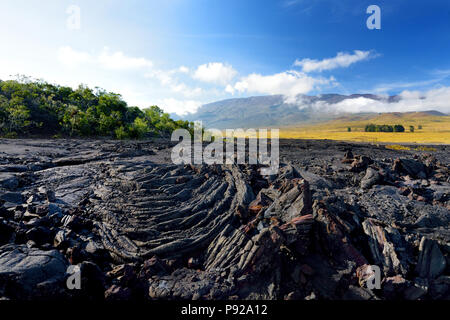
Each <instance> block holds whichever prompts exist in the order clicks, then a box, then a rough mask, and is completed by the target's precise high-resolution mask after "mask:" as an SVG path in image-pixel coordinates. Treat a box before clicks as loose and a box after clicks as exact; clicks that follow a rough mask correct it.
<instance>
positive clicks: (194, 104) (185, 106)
mask: <svg viewBox="0 0 450 320" xmlns="http://www.w3.org/2000/svg"><path fill="white" fill-rule="evenodd" d="M202 104H203V103H202V102H199V101H195V100H177V99H174V98H168V99H163V100H161V101H160V103H159V104H158V105H159V106H160V107H161V108H162V109H163V110H164V111H165V112H168V113H176V114H178V115H180V116H184V115H187V114H188V113H195V112H196V111H197V109H198V108H199V107H200V106H201V105H202Z"/></svg>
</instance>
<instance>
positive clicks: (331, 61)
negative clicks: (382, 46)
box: [294, 50, 371, 72]
mask: <svg viewBox="0 0 450 320" xmlns="http://www.w3.org/2000/svg"><path fill="white" fill-rule="evenodd" d="M370 57H371V52H370V51H361V50H355V51H353V54H350V53H344V52H339V53H338V54H337V55H336V57H334V58H328V59H323V60H315V59H308V58H307V59H303V60H295V62H294V65H295V66H298V67H302V71H303V72H312V71H319V72H320V71H324V70H332V69H336V68H345V67H348V66H350V65H351V64H353V63H356V62H358V61H363V60H367V59H369V58H370Z"/></svg>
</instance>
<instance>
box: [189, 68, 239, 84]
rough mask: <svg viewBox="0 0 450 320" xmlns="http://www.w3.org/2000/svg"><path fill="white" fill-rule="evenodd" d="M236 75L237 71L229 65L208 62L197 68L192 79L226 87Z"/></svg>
mask: <svg viewBox="0 0 450 320" xmlns="http://www.w3.org/2000/svg"><path fill="white" fill-rule="evenodd" d="M236 75H237V71H236V70H234V69H233V67H232V66H231V65H229V64H224V63H222V62H210V63H207V64H202V65H200V66H198V68H197V69H196V70H195V72H194V74H193V75H192V77H193V78H194V79H196V80H199V81H203V82H208V83H213V84H220V85H224V86H225V85H227V84H228V83H230V82H231V81H232V80H233V78H234V77H235V76H236Z"/></svg>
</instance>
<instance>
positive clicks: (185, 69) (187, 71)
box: [178, 66, 189, 73]
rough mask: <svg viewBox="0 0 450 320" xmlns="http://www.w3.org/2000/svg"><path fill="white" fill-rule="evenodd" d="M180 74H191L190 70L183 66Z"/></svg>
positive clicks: (179, 69)
mask: <svg viewBox="0 0 450 320" xmlns="http://www.w3.org/2000/svg"><path fill="white" fill-rule="evenodd" d="M178 72H180V73H189V68H188V67H185V66H181V67H179V68H178Z"/></svg>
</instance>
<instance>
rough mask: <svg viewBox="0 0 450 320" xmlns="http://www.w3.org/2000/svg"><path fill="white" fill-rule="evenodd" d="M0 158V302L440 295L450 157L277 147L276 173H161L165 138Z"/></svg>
mask: <svg viewBox="0 0 450 320" xmlns="http://www.w3.org/2000/svg"><path fill="white" fill-rule="evenodd" d="M0 146H1V147H2V150H3V153H0V246H1V245H3V247H0V297H7V298H10V299H15V300H17V299H39V298H41V297H42V298H50V299H53V298H65V299H81V300H86V299H88V300H105V299H106V300H111V301H116V300H146V299H448V298H449V288H450V281H449V277H450V274H449V271H450V269H449V261H450V257H449V254H450V249H449V246H448V244H449V243H450V228H449V226H450V211H449V209H450V198H449V190H450V177H449V173H450V170H449V165H448V160H449V159H448V148H447V147H446V146H436V150H437V151H436V152H433V154H432V155H427V154H424V153H423V152H420V151H413V150H411V151H395V150H388V149H385V148H384V147H383V146H375V145H366V144H349V143H345V142H331V141H307V140H288V141H286V140H281V141H280V161H281V165H280V170H279V172H278V174H274V175H271V176H261V175H260V172H261V166H259V165H236V164H231V165H212V166H208V165H189V164H187V165H174V164H171V160H170V152H171V143H170V142H168V141H164V140H155V141H142V142H139V143H138V142H128V141H107V140H102V141H95V140H90V141H81V140H58V141H45V140H39V141H37V140H26V141H22V140H14V141H9V140H1V141H0ZM349 150H351V151H349ZM234 159H235V158H234ZM341 159H342V160H341ZM394 159H398V160H394ZM3 178H4V179H3ZM2 179H3V180H2ZM15 179H17V181H16V180H15ZM16 182H17V183H16ZM54 249H57V250H59V251H56V250H54ZM62 253H63V254H64V255H65V257H64V256H63V254H62ZM69 262H70V263H71V264H73V265H78V266H79V267H80V271H81V278H82V288H81V290H69V291H67V290H66V289H65V288H66V286H65V283H64V282H65V280H66V277H67V276H68V275H66V273H65V272H66V267H67V266H68V263H69ZM373 265H377V266H378V267H380V269H381V278H382V282H381V285H382V288H381V290H377V289H374V290H370V289H368V288H367V284H368V280H369V279H371V277H372V276H373V272H372V271H373V268H372V267H371V266H373Z"/></svg>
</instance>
